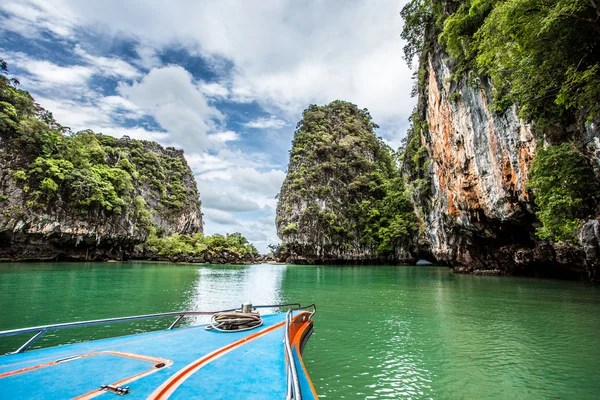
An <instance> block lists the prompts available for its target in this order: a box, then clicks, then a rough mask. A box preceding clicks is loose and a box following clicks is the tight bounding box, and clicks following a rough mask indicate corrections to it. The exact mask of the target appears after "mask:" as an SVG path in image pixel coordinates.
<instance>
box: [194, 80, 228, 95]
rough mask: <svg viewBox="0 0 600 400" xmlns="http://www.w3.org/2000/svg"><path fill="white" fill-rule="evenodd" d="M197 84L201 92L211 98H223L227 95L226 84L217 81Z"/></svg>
mask: <svg viewBox="0 0 600 400" xmlns="http://www.w3.org/2000/svg"><path fill="white" fill-rule="evenodd" d="M199 86H200V90H201V91H202V93H204V94H205V95H206V96H208V97H211V98H216V99H224V98H226V97H227V96H228V95H229V89H227V86H225V85H223V84H221V83H219V82H210V83H207V82H200V85H199Z"/></svg>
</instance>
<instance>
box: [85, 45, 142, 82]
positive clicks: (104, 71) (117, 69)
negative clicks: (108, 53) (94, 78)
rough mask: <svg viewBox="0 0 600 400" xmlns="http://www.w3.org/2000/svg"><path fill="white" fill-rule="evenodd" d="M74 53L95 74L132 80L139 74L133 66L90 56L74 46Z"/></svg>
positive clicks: (107, 58) (115, 59)
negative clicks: (91, 68)
mask: <svg viewBox="0 0 600 400" xmlns="http://www.w3.org/2000/svg"><path fill="white" fill-rule="evenodd" d="M74 53H75V54H77V55H78V56H79V57H81V58H82V59H83V60H85V61H87V63H88V65H92V66H93V67H94V68H95V70H96V73H98V74H100V75H104V76H112V77H117V78H125V79H133V78H136V77H138V76H139V75H140V72H139V71H138V70H137V68H135V67H134V66H133V65H131V64H129V63H128V62H126V61H123V60H121V59H118V58H114V57H112V58H111V57H100V56H92V55H91V54H89V53H87V52H86V51H85V50H83V49H82V48H81V47H79V46H75V50H74Z"/></svg>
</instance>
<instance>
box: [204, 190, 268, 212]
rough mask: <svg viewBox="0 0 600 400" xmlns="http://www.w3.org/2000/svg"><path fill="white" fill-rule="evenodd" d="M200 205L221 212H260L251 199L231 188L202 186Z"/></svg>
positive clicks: (258, 206) (256, 204)
mask: <svg viewBox="0 0 600 400" xmlns="http://www.w3.org/2000/svg"><path fill="white" fill-rule="evenodd" d="M202 205H203V206H206V207H210V208H214V209H217V210H221V211H230V212H248V211H258V210H260V208H261V207H260V205H259V204H258V203H257V202H256V201H254V200H253V199H252V198H251V197H249V196H247V195H244V194H241V193H240V191H239V190H237V189H236V188H232V187H225V188H219V187H215V186H208V185H204V189H203V190H202Z"/></svg>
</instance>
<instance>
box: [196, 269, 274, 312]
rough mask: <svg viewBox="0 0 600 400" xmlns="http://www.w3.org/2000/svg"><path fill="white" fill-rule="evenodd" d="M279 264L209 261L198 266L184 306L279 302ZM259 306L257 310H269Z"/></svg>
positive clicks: (198, 307) (214, 307)
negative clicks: (209, 263) (218, 262)
mask: <svg viewBox="0 0 600 400" xmlns="http://www.w3.org/2000/svg"><path fill="white" fill-rule="evenodd" d="M284 270H285V266H282V265H267V264H261V265H250V266H247V265H219V266H216V265H210V266H201V267H199V268H198V271H197V274H198V279H197V280H196V284H195V286H194V287H193V288H192V290H191V293H190V294H189V297H188V300H187V303H186V306H185V308H186V309H188V310H202V311H204V310H209V311H212V310H221V309H227V308H233V307H238V306H239V305H240V304H242V303H243V302H246V301H248V302H251V303H252V304H254V305H258V304H278V303H281V298H282V295H281V281H282V279H283V274H284ZM273 311H274V310H273V309H263V310H261V313H269V312H273ZM207 320H208V318H207V317H197V318H194V319H193V321H192V322H193V323H205V322H207Z"/></svg>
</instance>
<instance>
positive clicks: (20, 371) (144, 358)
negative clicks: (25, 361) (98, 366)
mask: <svg viewBox="0 0 600 400" xmlns="http://www.w3.org/2000/svg"><path fill="white" fill-rule="evenodd" d="M102 354H112V355H115V356H120V357H127V358H135V359H137V360H142V361H148V362H164V363H165V364H169V365H170V364H173V361H171V360H167V359H165V358H158V357H149V356H142V355H139V354H133V353H125V352H122V351H97V352H93V353H88V354H82V355H75V356H73V357H67V358H63V359H60V360H57V361H52V362H48V363H44V364H38V365H33V366H31V367H27V368H21V369H17V370H14V371H10V372H5V373H3V374H0V379H2V378H7V377H9V376H13V375H18V374H23V373H25V372H29V371H34V370H36V369H41V368H47V367H52V366H54V365H59V364H62V363H63V362H69V361H71V360H78V359H81V358H88V357H93V356H98V355H102Z"/></svg>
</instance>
